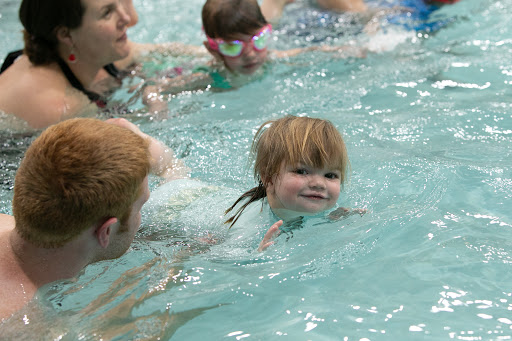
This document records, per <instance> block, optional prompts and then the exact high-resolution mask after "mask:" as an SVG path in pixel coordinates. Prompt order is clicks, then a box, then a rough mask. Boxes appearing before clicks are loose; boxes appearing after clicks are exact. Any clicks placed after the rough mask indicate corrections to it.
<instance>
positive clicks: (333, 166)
mask: <svg viewBox="0 0 512 341" xmlns="http://www.w3.org/2000/svg"><path fill="white" fill-rule="evenodd" d="M297 167H305V168H316V169H329V170H340V167H339V165H338V164H334V163H333V164H321V165H314V164H312V163H311V162H307V161H304V160H303V161H298V162H290V161H287V160H283V161H282V162H281V169H287V168H297Z"/></svg>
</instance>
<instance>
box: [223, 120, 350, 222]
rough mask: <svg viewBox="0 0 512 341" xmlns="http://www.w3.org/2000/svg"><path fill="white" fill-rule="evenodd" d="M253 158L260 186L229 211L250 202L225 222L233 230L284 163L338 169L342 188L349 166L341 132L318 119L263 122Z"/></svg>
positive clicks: (330, 124) (246, 193)
mask: <svg viewBox="0 0 512 341" xmlns="http://www.w3.org/2000/svg"><path fill="white" fill-rule="evenodd" d="M269 125H270V126H269ZM251 157H252V159H254V177H255V179H256V181H257V182H258V186H256V187H254V188H253V189H251V190H249V191H247V192H245V193H244V194H242V196H241V197H240V198H238V199H237V200H236V202H235V203H234V204H233V205H232V206H231V207H230V208H228V209H227V210H226V214H228V213H229V212H231V211H232V210H233V209H234V208H235V207H236V205H237V204H238V203H240V202H241V201H242V200H245V199H248V200H247V201H246V202H245V203H244V204H243V205H242V206H241V207H240V208H239V209H238V210H237V211H236V213H235V215H234V216H232V217H231V218H229V219H228V220H227V221H226V224H229V223H231V225H230V227H231V226H233V224H235V222H236V221H237V220H238V218H239V217H240V215H241V214H242V212H243V210H244V209H245V208H246V207H247V206H248V205H249V204H250V203H252V202H254V201H257V200H260V199H263V198H265V197H266V196H267V192H266V187H267V185H268V184H270V183H271V181H272V179H273V178H274V176H279V171H280V168H281V164H282V163H283V162H284V163H285V164H286V165H298V164H300V163H303V164H306V165H309V166H313V167H315V168H323V167H329V168H333V169H336V170H339V171H340V172H341V174H340V181H341V184H342V185H343V184H344V182H345V179H346V176H347V169H348V167H349V161H348V155H347V149H346V147H345V142H344V141H343V137H342V136H341V134H340V132H339V131H338V130H337V129H336V127H334V125H333V124H332V123H331V122H329V121H327V120H323V119H319V118H309V117H296V116H286V117H283V118H280V119H278V120H272V121H267V122H265V123H263V125H261V127H260V128H259V129H258V131H257V132H256V135H255V136H254V140H253V143H252V148H251Z"/></svg>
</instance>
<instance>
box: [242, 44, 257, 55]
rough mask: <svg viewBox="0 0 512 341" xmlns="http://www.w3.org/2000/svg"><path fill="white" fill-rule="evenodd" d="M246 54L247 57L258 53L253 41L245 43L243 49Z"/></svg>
mask: <svg viewBox="0 0 512 341" xmlns="http://www.w3.org/2000/svg"><path fill="white" fill-rule="evenodd" d="M242 52H243V54H244V56H246V57H252V56H254V55H255V54H256V49H255V48H254V45H253V44H252V42H251V43H248V44H245V45H244V50H243V51H242Z"/></svg>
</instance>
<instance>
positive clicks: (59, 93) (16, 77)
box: [0, 56, 90, 128]
mask: <svg viewBox="0 0 512 341" xmlns="http://www.w3.org/2000/svg"><path fill="white" fill-rule="evenodd" d="M0 88H2V92H0V110H1V111H3V112H5V113H6V114H12V115H14V116H16V117H18V118H20V119H22V120H24V121H26V122H27V123H28V124H29V125H30V126H31V127H33V128H45V127H47V126H48V125H51V124H54V123H57V122H59V121H61V120H62V119H64V118H69V117H72V116H76V115H79V113H80V112H82V111H83V110H84V109H85V108H87V107H88V105H89V102H90V101H89V100H88V99H87V97H86V96H85V95H83V94H82V93H81V92H79V91H77V90H76V89H73V88H72V87H70V86H69V84H68V82H67V81H66V79H65V77H64V76H63V75H62V72H60V71H59V69H58V66H57V65H45V66H33V65H32V64H31V63H30V62H29V61H28V58H27V57H25V56H22V57H20V58H19V60H17V61H16V62H15V63H14V64H13V65H11V66H10V67H9V68H8V69H7V70H5V71H4V72H3V73H2V74H1V75H0Z"/></svg>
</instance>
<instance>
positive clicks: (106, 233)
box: [94, 217, 119, 249]
mask: <svg viewBox="0 0 512 341" xmlns="http://www.w3.org/2000/svg"><path fill="white" fill-rule="evenodd" d="M116 224H117V225H119V224H118V221H117V218H115V217H112V218H108V219H107V220H106V221H105V222H104V223H102V224H101V225H99V226H98V227H97V228H96V231H94V234H95V235H96V238H97V239H98V243H99V244H100V246H101V247H102V248H104V249H106V248H107V246H108V244H109V243H110V234H111V233H112V230H117V229H116V227H117V226H115V225H116Z"/></svg>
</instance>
